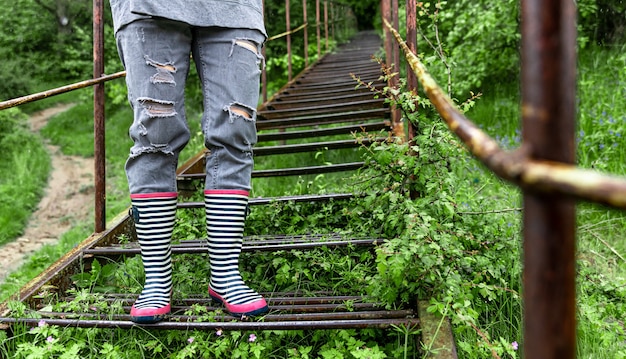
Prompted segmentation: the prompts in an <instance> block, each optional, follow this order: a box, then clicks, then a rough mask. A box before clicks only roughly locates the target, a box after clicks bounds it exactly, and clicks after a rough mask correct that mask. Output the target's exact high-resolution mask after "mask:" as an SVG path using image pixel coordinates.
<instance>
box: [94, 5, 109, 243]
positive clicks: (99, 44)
mask: <svg viewBox="0 0 626 359" xmlns="http://www.w3.org/2000/svg"><path fill="white" fill-rule="evenodd" d="M93 59H94V61H93V77H94V79H97V78H100V77H102V75H103V74H104V1H102V0H93ZM93 96H94V97H93V127H94V131H93V132H94V144H93V145H94V186H95V194H94V197H95V198H94V201H95V205H94V207H95V214H94V216H95V218H94V221H95V223H94V232H96V233H99V232H103V231H104V230H105V228H106V166H105V161H106V154H105V153H106V152H105V151H106V145H105V135H104V134H105V119H104V116H105V114H104V106H105V100H106V99H105V93H104V83H98V84H96V85H95V86H94V95H93Z"/></svg>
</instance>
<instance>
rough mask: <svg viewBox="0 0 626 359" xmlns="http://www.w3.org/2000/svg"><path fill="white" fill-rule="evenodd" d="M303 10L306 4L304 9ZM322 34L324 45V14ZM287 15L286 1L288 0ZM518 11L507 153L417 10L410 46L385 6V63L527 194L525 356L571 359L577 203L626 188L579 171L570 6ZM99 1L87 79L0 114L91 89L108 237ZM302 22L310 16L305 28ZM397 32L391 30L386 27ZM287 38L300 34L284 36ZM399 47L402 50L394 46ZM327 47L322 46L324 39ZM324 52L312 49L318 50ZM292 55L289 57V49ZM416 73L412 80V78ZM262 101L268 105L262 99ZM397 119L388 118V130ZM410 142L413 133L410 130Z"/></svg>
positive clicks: (619, 197)
mask: <svg viewBox="0 0 626 359" xmlns="http://www.w3.org/2000/svg"><path fill="white" fill-rule="evenodd" d="M304 2H306V0H304ZM323 4H324V20H325V22H324V30H325V34H326V38H328V31H329V30H328V29H329V22H328V7H327V5H328V4H327V1H324V2H323ZM286 5H287V6H289V0H286ZM521 5H522V7H521V9H522V114H521V115H522V120H523V143H522V145H521V147H520V148H519V149H517V150H515V151H512V152H508V153H507V152H505V151H503V150H502V149H500V148H499V147H498V145H497V143H496V142H495V141H494V140H492V139H491V138H489V137H488V136H487V135H486V134H484V133H483V132H482V131H480V129H478V128H477V127H476V126H475V125H473V124H472V123H471V121H469V120H468V119H467V118H465V117H464V116H463V115H462V114H461V113H460V112H458V111H457V110H456V109H455V108H454V105H453V103H452V101H450V99H449V98H447V96H446V95H445V94H444V92H443V91H442V90H441V89H440V88H439V87H438V86H437V84H436V83H435V82H434V80H433V79H432V78H430V77H429V75H428V73H427V72H426V70H425V69H424V68H423V66H422V65H421V64H420V63H419V60H418V59H417V57H416V56H415V52H416V49H417V45H416V44H417V39H416V31H415V23H416V14H415V1H414V0H407V1H406V9H407V11H406V13H407V24H408V28H407V37H408V41H407V42H406V43H405V42H404V41H403V40H402V39H401V38H400V36H399V35H398V34H397V32H396V31H395V30H394V28H395V29H397V28H398V25H397V24H398V0H381V13H382V14H383V17H384V20H385V23H386V26H384V32H385V49H386V53H387V56H388V64H391V63H394V64H395V66H396V68H399V65H400V57H399V56H400V55H399V51H398V48H402V49H403V50H404V52H405V57H406V59H407V62H408V66H410V68H411V69H412V70H413V71H412V72H409V73H408V79H407V80H408V84H409V89H411V90H413V91H416V89H417V82H416V77H417V78H419V79H420V81H421V83H422V86H423V88H424V91H425V92H426V95H428V96H429V98H430V99H431V102H432V103H433V104H434V105H435V107H436V108H437V109H438V111H439V112H440V114H441V115H442V118H443V119H444V121H446V122H447V124H448V125H449V127H450V129H451V130H452V131H453V132H454V133H456V134H457V135H458V136H459V138H460V139H461V140H463V141H464V142H465V143H466V144H467V145H468V147H469V149H470V151H471V152H472V153H473V154H474V155H475V156H476V157H477V158H479V159H480V160H481V161H483V162H484V163H485V164H486V165H487V167H488V168H490V169H491V170H493V171H494V172H495V173H496V174H498V175H499V176H501V177H502V178H504V179H506V180H508V181H510V182H512V183H514V184H516V185H518V186H520V187H521V188H522V190H523V202H524V214H523V224H524V229H523V237H524V238H523V241H524V243H523V244H524V247H523V249H524V251H523V252H524V258H523V263H524V274H523V275H524V280H523V284H524V295H523V301H524V357H527V358H533V359H535V358H554V359H556V358H559V359H561V358H574V357H575V353H576V349H575V348H576V320H575V318H576V302H575V291H576V285H575V280H576V274H575V247H576V246H575V243H576V235H575V232H576V227H575V201H576V200H578V199H582V200H588V201H593V202H598V203H604V204H607V205H610V206H613V207H616V208H622V209H626V180H624V179H623V178H617V177H611V176H605V175H601V174H598V173H596V172H592V171H586V170H581V169H577V168H576V167H575V166H574V163H575V126H576V125H575V120H576V105H575V97H576V8H575V4H574V1H571V0H521ZM316 10H317V11H316V30H317V34H318V36H317V38H318V41H319V39H320V25H321V21H320V0H316ZM103 13H104V1H103V0H93V57H94V67H93V80H88V81H83V82H80V83H77V84H74V85H70V86H65V87H62V88H59V89H55V90H51V91H47V92H45V93H40V94H35V95H30V96H25V97H23V98H19V99H15V100H10V101H5V102H2V103H0V110H2V109H5V108H8V107H13V106H16V105H19V104H22V103H26V102H30V101H33V100H36V99H40V98H45V97H49V96H52V95H55V94H59V93H64V92H68V91H71V90H73V89H77V88H83V87H87V86H94V133H95V141H94V146H95V163H96V165H95V169H94V170H95V190H96V195H95V208H96V212H95V232H96V233H101V232H104V231H105V230H106V218H105V200H106V192H105V180H104V179H105V147H104V133H105V132H104V126H105V119H104V106H105V103H104V98H105V93H104V83H105V82H106V81H109V80H113V79H116V78H120V77H122V76H124V73H123V72H120V73H117V74H113V75H105V74H104V62H103V59H104V21H103ZM306 23H307V19H306V15H305V18H304V24H306ZM392 23H393V24H394V26H392V25H391V24H392ZM287 24H288V25H287V32H286V33H285V34H281V35H284V36H287V41H288V43H289V42H290V35H291V34H292V33H294V32H296V31H300V30H303V29H304V31H305V37H306V28H307V26H301V27H299V28H297V29H295V30H291V29H290V25H289V24H290V20H289V19H287ZM394 37H395V40H396V41H397V42H398V44H399V45H400V47H398V46H395V45H394V44H393V43H392V42H393V41H394V39H393V38H394ZM327 41H328V40H327ZM320 47H321V46H318V49H319V48H320ZM289 51H290V52H291V49H290V50H289ZM413 74H415V75H417V76H416V77H414V76H413ZM264 98H266V96H265V97H264ZM396 123H397V124H400V118H399V117H395V118H394V124H396ZM408 131H409V135H411V133H412V132H411V131H412V129H411V128H409V129H408Z"/></svg>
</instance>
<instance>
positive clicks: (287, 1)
mask: <svg viewBox="0 0 626 359" xmlns="http://www.w3.org/2000/svg"><path fill="white" fill-rule="evenodd" d="M285 22H286V26H287V28H286V31H287V74H288V75H287V78H288V80H289V81H291V77H292V71H293V70H292V68H291V61H292V60H291V14H289V0H285Z"/></svg>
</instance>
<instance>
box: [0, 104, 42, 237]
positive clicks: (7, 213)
mask: <svg viewBox="0 0 626 359" xmlns="http://www.w3.org/2000/svg"><path fill="white" fill-rule="evenodd" d="M49 171H50V159H49V157H48V154H47V152H46V148H45V146H44V144H43V142H42V140H41V138H40V137H39V136H37V135H35V134H33V133H31V131H30V128H29V127H28V122H27V117H26V115H24V114H23V113H22V112H21V111H20V110H18V109H11V110H7V111H2V112H0V245H2V244H5V243H7V242H9V241H11V240H13V239H14V238H15V237H17V236H18V235H20V234H21V233H22V230H23V228H24V226H25V225H26V222H27V221H28V218H29V217H30V214H31V213H32V212H33V211H34V210H35V208H36V207H37V203H38V202H39V198H40V195H41V194H42V193H43V190H44V189H45V185H46V181H47V178H48V172H49Z"/></svg>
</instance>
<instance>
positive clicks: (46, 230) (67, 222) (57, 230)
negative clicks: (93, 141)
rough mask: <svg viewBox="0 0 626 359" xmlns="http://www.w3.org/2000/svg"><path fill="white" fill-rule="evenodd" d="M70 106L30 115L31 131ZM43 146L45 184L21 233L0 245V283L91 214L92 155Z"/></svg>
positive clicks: (65, 105)
mask: <svg viewBox="0 0 626 359" xmlns="http://www.w3.org/2000/svg"><path fill="white" fill-rule="evenodd" d="M71 106H72V105H71V104H63V105H58V106H56V107H53V108H49V109H46V110H43V111H40V112H38V113H35V114H33V115H32V116H31V118H30V126H31V129H32V131H34V132H39V130H40V129H41V128H43V127H44V126H45V125H46V124H47V123H48V120H49V119H50V118H51V117H52V116H55V115H57V114H60V113H63V112H64V111H66V110H68V109H69V108H70V107H71ZM46 146H47V148H48V152H49V153H50V156H51V158H52V171H51V173H50V177H49V179H48V187H47V188H46V190H45V194H44V197H43V198H42V199H41V202H40V203H39V205H38V207H37V210H36V211H35V212H34V213H33V215H32V216H31V218H30V220H29V223H28V226H27V227H26V229H25V231H24V234H23V235H22V236H21V237H19V238H17V239H16V240H15V241H14V242H11V243H8V244H6V245H3V246H0V282H3V281H4V280H5V278H6V276H7V275H8V274H10V273H11V272H12V271H14V270H16V269H18V268H19V267H20V266H21V265H22V264H23V263H24V262H25V261H26V260H27V259H28V257H29V256H30V255H32V254H33V253H34V252H36V251H37V250H39V249H40V248H41V247H43V246H44V245H46V244H52V243H56V242H57V241H58V240H59V238H60V236H61V235H62V234H63V233H64V232H66V231H67V230H69V229H70V228H71V227H72V226H73V225H74V224H76V223H79V222H83V221H85V220H87V219H89V218H91V217H93V202H94V200H93V198H94V178H93V177H94V176H93V172H94V160H93V158H84V157H78V156H66V155H64V154H63V153H61V151H60V149H59V148H58V147H57V146H52V145H50V144H47V145H46Z"/></svg>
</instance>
